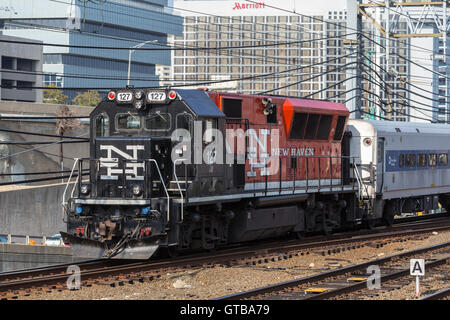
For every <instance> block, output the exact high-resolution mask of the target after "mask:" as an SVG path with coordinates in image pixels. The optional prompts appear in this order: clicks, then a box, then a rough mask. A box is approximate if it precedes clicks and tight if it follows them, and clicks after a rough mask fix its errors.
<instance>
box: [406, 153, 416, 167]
mask: <svg viewBox="0 0 450 320" xmlns="http://www.w3.org/2000/svg"><path fill="white" fill-rule="evenodd" d="M416 158H417V157H416V155H415V154H407V155H406V167H408V168H412V167H415V166H416Z"/></svg>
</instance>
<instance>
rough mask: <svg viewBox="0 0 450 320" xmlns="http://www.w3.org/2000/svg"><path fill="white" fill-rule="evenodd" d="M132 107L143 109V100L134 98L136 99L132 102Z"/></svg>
mask: <svg viewBox="0 0 450 320" xmlns="http://www.w3.org/2000/svg"><path fill="white" fill-rule="evenodd" d="M134 107H135V108H136V109H137V110H143V109H144V102H143V101H142V100H136V101H135V102H134Z"/></svg>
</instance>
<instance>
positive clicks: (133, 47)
mask: <svg viewBox="0 0 450 320" xmlns="http://www.w3.org/2000/svg"><path fill="white" fill-rule="evenodd" d="M157 42H158V40H148V41H144V42H141V43H139V44H137V45H135V46H132V47H130V50H129V52H128V78H127V79H128V81H127V86H129V85H130V73H131V54H132V53H133V52H134V51H136V50H133V49H138V48H142V47H143V46H145V45H146V44H147V43H157Z"/></svg>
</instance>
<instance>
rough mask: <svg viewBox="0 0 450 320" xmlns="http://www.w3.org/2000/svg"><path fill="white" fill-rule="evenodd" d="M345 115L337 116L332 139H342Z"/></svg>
mask: <svg viewBox="0 0 450 320" xmlns="http://www.w3.org/2000/svg"><path fill="white" fill-rule="evenodd" d="M346 118H347V117H346V116H339V117H338V121H337V124H336V130H335V131H334V138H333V140H337V141H339V140H341V139H342V134H343V133H344V126H345V119H346Z"/></svg>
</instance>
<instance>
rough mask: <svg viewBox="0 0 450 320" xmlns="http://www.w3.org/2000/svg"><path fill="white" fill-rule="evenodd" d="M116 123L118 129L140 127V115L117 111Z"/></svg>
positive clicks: (135, 128)
mask: <svg viewBox="0 0 450 320" xmlns="http://www.w3.org/2000/svg"><path fill="white" fill-rule="evenodd" d="M116 123H117V125H116V127H117V129H118V130H137V129H140V128H141V117H140V116H139V115H138V114H137V113H130V112H129V113H119V114H118V115H116Z"/></svg>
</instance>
